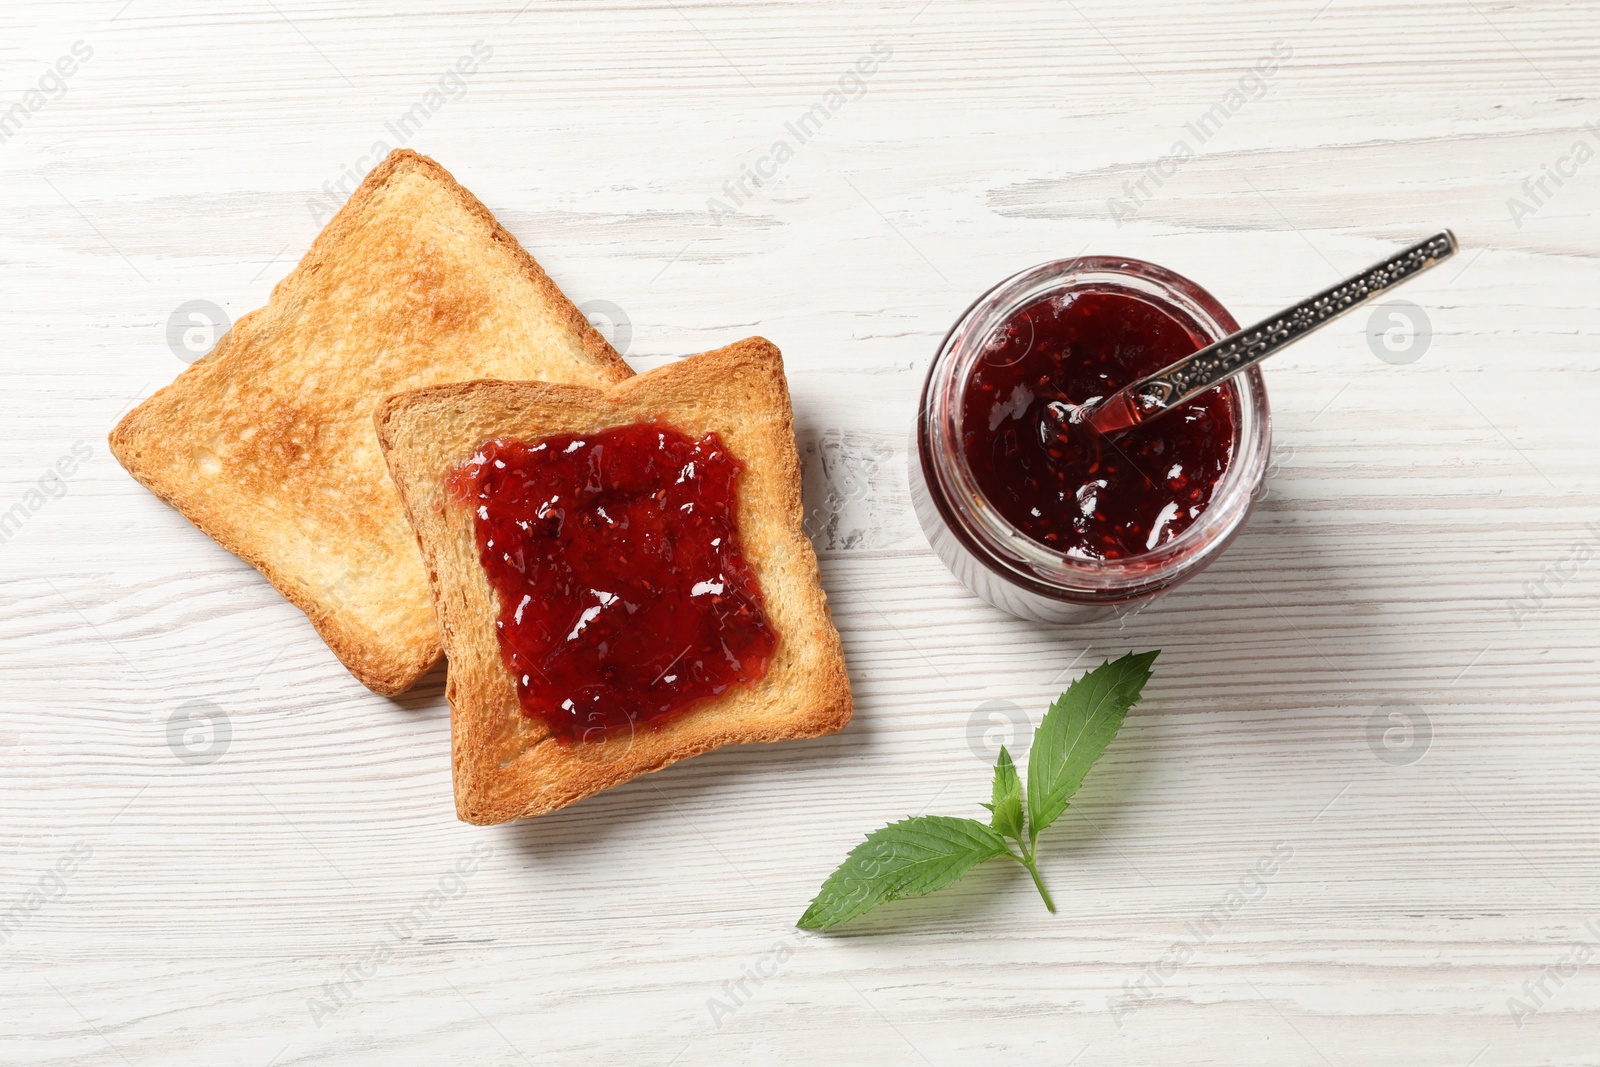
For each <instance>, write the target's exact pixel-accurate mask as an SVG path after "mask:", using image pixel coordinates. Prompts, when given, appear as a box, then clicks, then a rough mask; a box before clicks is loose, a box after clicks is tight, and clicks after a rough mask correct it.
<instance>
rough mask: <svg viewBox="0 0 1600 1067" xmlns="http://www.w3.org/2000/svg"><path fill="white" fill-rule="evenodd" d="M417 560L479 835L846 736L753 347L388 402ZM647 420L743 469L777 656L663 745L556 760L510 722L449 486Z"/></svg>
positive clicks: (783, 435) (578, 752)
mask: <svg viewBox="0 0 1600 1067" xmlns="http://www.w3.org/2000/svg"><path fill="white" fill-rule="evenodd" d="M374 419H375V421H376V423H377V428H378V441H379V443H380V444H381V446H382V448H383V452H384V456H385V458H386V459H387V460H388V462H389V469H390V471H391V472H392V473H393V475H394V479H395V482H396V484H397V485H398V486H399V487H400V496H401V499H403V500H404V501H405V506H406V511H407V513H408V514H409V515H410V517H411V522H412V525H413V526H414V527H415V529H416V532H417V540H418V542H419V543H420V544H421V546H422V557H423V559H424V561H425V562H426V564H427V569H428V575H429V578H430V579H431V580H432V583H433V591H434V604H435V607H436V609H437V612H438V617H439V621H440V625H441V627H442V628H443V630H444V644H445V652H446V655H447V656H448V657H449V661H450V673H449V679H448V682H447V683H446V689H445V691H446V694H447V695H448V697H449V700H450V708H451V716H450V737H451V752H452V764H453V768H454V777H455V794H456V813H457V815H458V816H459V817H460V818H461V819H462V820H464V821H466V822H469V823H479V824H492V823H500V822H506V821H508V820H511V819H518V818H523V817H525V816H530V815H540V814H543V813H545V812H548V811H553V810H554V809H556V808H560V807H563V806H565V805H567V804H571V803H572V802H573V801H576V800H580V799H582V798H584V797H586V796H590V795H591V794H594V793H598V792H599V791H601V790H602V789H606V788H609V787H611V786H613V785H617V784H618V783H621V782H625V781H627V780H628V779H630V778H634V777H636V776H638V775H640V774H644V773H646V772H649V771H654V770H659V769H661V768H662V767H665V766H667V765H668V764H671V763H675V762H677V761H678V760H681V759H684V758H686V757H688V756H694V755H697V754H699V753H702V752H706V751H709V750H711V749H713V748H717V747H718V746H720V745H727V744H740V743H749V742H757V741H783V740H788V739H792V738H801V737H815V736H817V735H820V734H826V733H832V732H834V731H836V730H840V729H842V728H843V727H844V725H845V724H846V723H847V722H849V721H850V713H851V697H850V681H849V676H848V674H847V673H846V671H845V663H844V652H843V650H842V647H841V645H840V641H839V633H838V631H837V630H836V629H835V628H834V625H833V620H832V617H831V616H830V614H829V612H828V602H827V595H826V594H825V593H824V592H823V589H822V583H821V579H820V575H819V572H818V568H817V557H816V554H815V552H814V551H813V550H812V546H811V542H810V541H809V540H808V539H807V538H806V536H805V533H804V531H803V530H802V528H801V518H802V505H801V500H800V462H799V457H798V454H797V452H796V449H795V438H794V419H793V416H792V414H791V411H790V406H789V389H788V384H787V382H786V381H785V379H784V375H783V361H782V357H781V356H780V355H779V353H778V349H777V347H776V346H774V345H773V344H771V343H770V342H768V341H765V340H763V339H761V338H751V339H749V340H745V341H741V342H739V343H738V344H734V345H730V346H728V347H726V348H721V349H717V350H716V351H713V352H706V353H704V354H702V355H698V356H691V357H689V358H687V359H683V360H680V361H678V362H676V363H670V364H667V365H665V366H663V367H660V368H658V369H656V370H652V371H650V372H648V373H646V374H641V375H639V376H638V377H637V378H631V379H629V380H627V381H624V382H621V383H620V384H617V385H613V386H610V387H609V388H606V389H591V388H584V387H581V386H571V385H552V384H545V383H541V382H513V381H474V382H460V383H456V384H451V385H438V386H433V387H430V388H427V389H422V390H418V391H414V392H409V393H404V394H401V395H398V396H393V397H390V398H389V399H388V400H386V401H384V402H383V403H382V404H380V405H379V407H378V410H377V412H376V414H375V416H374ZM651 419H660V420H662V421H664V422H666V423H667V424H669V425H671V426H673V427H675V428H676V429H678V430H680V431H682V432H683V433H685V434H687V435H689V436H690V437H699V436H701V435H703V434H705V433H707V432H709V431H715V432H716V433H717V434H718V436H719V437H720V438H721V440H722V443H723V445H724V446H725V447H726V448H727V450H728V451H729V452H730V453H731V454H732V455H733V456H735V457H736V458H738V459H739V460H740V461H742V462H743V463H744V466H745V470H744V474H743V475H742V476H741V478H740V482H739V491H738V499H737V503H736V507H737V528H738V530H739V540H740V544H741V546H742V548H743V551H744V554H745V557H746V559H747V560H748V561H749V563H750V564H751V567H752V569H753V571H754V573H755V575H756V578H757V581H758V582H759V584H760V587H761V590H762V595H763V597H764V599H765V602H766V611H767V615H768V618H769V620H770V621H771V623H772V624H773V626H774V627H775V628H776V630H777V631H778V635H779V640H778V645H777V648H776V649H775V650H774V653H773V656H772V659H771V662H770V664H769V667H768V671H767V674H766V675H765V676H764V677H762V678H761V679H760V680H759V681H757V682H756V683H755V684H754V686H753V687H747V686H744V685H735V686H732V687H730V688H729V690H728V691H727V692H725V693H723V694H722V695H721V696H718V697H715V698H712V699H711V700H709V701H706V702H704V703H701V704H699V705H696V706H695V707H693V708H692V709H690V710H689V711H687V712H685V713H684V714H683V715H682V716H681V717H679V718H676V719H673V720H671V721H669V722H668V723H667V724H666V725H665V726H663V727H662V728H660V729H659V730H655V731H652V730H649V729H647V728H644V727H640V728H639V729H638V730H636V731H633V732H632V733H631V735H630V736H626V737H620V738H608V739H606V740H605V741H603V742H599V743H586V742H577V743H573V744H566V743H564V742H561V741H558V740H557V739H555V738H554V737H552V736H551V734H550V730H549V728H548V727H547V726H545V725H544V723H542V722H540V721H538V720H537V719H534V718H531V717H529V716H527V715H524V714H523V713H522V710H521V707H520V706H519V703H518V700H517V694H516V689H515V687H514V685H513V680H512V678H511V675H510V672H509V671H508V670H507V669H506V667H505V664H504V660H503V659H502V657H501V650H500V644H499V638H498V635H497V632H496V627H495V622H496V619H497V618H498V616H499V608H500V605H499V602H498V597H497V594H496V593H495V591H494V589H493V587H492V586H491V585H490V583H489V579H488V575H487V574H486V572H485V571H484V569H483V565H482V563H481V562H480V561H479V558H478V548H477V542H476V540H475V530H474V520H473V516H472V514H471V512H470V511H469V509H468V505H466V504H464V503H461V502H459V500H457V499H456V498H454V497H452V496H451V494H449V493H448V492H447V491H446V487H445V479H446V478H447V477H448V475H449V474H450V473H451V472H452V471H453V470H455V469H456V468H457V467H459V466H460V465H461V464H463V463H465V462H466V461H467V460H469V459H471V458H472V456H473V455H474V453H476V452H477V451H478V449H479V448H481V447H482V446H483V445H484V444H485V443H486V442H488V441H490V440H493V439H496V438H510V439H513V440H521V441H526V442H530V443H531V442H535V441H538V440H540V439H542V438H546V437H551V436H554V435H558V434H591V433H598V432H600V431H602V430H607V429H611V428H614V427H618V426H625V425H629V424H631V423H637V422H643V421H647V420H651Z"/></svg>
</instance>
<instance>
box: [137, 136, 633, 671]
mask: <svg viewBox="0 0 1600 1067" xmlns="http://www.w3.org/2000/svg"><path fill="white" fill-rule="evenodd" d="M631 374H632V372H631V371H630V370H629V369H628V366H627V364H625V363H623V361H622V359H621V357H620V356H618V355H617V353H616V352H615V351H614V350H613V349H612V347H611V346H610V345H609V344H607V343H606V340H605V338H603V337H601V336H600V334H599V333H598V332H597V331H596V330H595V329H594V328H593V327H592V326H591V325H590V324H589V322H588V321H587V320H586V319H585V318H584V317H583V315H582V314H581V313H580V312H579V311H578V309H577V308H575V307H574V306H573V305H572V302H571V301H569V300H568V299H567V298H566V296H565V295H564V294H563V293H562V292H561V290H560V289H558V288H556V285H555V283H554V282H552V281H551V280H550V279H549V277H547V276H546V275H545V273H544V271H543V270H541V269H540V268H539V265H538V264H537V263H535V262H534V260H533V257H531V256H530V255H528V253H527V252H525V251H523V249H522V247H521V246H520V245H518V244H517V241H516V239H515V238H513V237H512V236H511V235H510V234H509V233H507V232H506V230H505V229H504V228H503V227H501V226H500V224H499V223H498V222H496V221H495V218H494V216H493V215H491V214H490V213H489V210H488V209H487V208H485V207H484V206H483V205H482V204H481V203H479V202H478V200H477V199H476V198H475V197H473V195H472V194H471V193H469V192H467V190H465V189H463V188H462V187H461V186H460V185H458V184H457V183H456V181H455V179H454V178H452V177H451V176H450V174H449V173H448V172H447V171H445V169H444V168H443V167H441V166H439V165H438V164H437V163H435V162H433V160H431V159H429V158H428V157H426V156H422V155H418V154H417V153H415V152H412V151H408V150H405V149H401V150H397V151H395V152H393V153H391V154H390V155H389V157H388V158H387V159H386V160H385V161H384V162H383V163H381V164H379V165H378V166H377V167H376V168H375V169H374V170H373V171H372V173H370V174H368V175H367V177H366V180H365V181H363V182H362V183H361V185H360V187H359V188H357V189H356V191H355V192H354V193H353V194H352V195H351V197H350V200H349V202H348V203H346V204H345V206H344V207H343V209H341V210H340V211H339V213H338V214H337V215H335V216H334V217H333V219H332V220H331V221H330V222H329V223H328V225H327V226H326V227H325V228H324V229H323V231H322V233H321V234H319V235H318V236H317V238H316V240H315V241H314V242H313V243H312V245H311V249H310V250H309V251H308V252H307V253H306V255H305V258H303V259H302V260H301V261H300V264H299V265H298V266H297V267H296V268H295V269H294V270H293V271H292V272H291V273H290V274H289V275H288V277H286V278H284V279H283V281H281V282H279V283H278V284H277V286H275V287H274V288H273V290H272V296H271V299H270V301H269V302H268V304H267V306H266V307H264V308H262V309H260V310H257V311H253V312H251V313H249V314H248V315H244V316H243V317H241V318H240V319H239V321H238V322H237V323H236V324H235V325H234V327H233V329H231V330H229V331H228V332H227V333H226V334H224V335H223V337H222V338H221V339H220V340H219V341H218V342H217V345H216V347H215V349H213V350H212V352H211V353H210V354H209V355H207V356H206V357H205V358H204V359H202V360H200V361H199V362H197V363H195V364H194V365H193V366H192V367H189V368H188V369H187V370H185V371H184V372H183V373H182V374H180V375H179V376H178V378H177V380H176V381H174V382H173V383H172V384H171V385H170V386H168V387H167V388H165V389H162V390H161V391H160V392H158V393H156V394H155V395H154V396H152V397H151V398H150V399H148V400H146V401H145V402H144V403H142V404H140V405H139V406H138V407H137V408H135V409H134V410H133V411H132V412H130V413H129V414H128V416H127V417H126V418H124V419H123V420H122V422H121V424H119V425H118V426H117V428H116V430H115V431H113V432H112V434H111V450H112V452H113V453H114V454H115V455H116V457H117V459H118V460H119V461H120V462H121V463H122V465H123V466H124V467H126V468H127V469H128V472H129V473H130V474H132V475H133V476H134V477H135V478H137V479H138V480H139V481H140V482H141V483H143V484H144V486H145V487H146V488H148V489H149V490H150V491H151V492H153V493H155V494H156V495H157V496H159V497H161V498H162V499H163V500H165V501H166V502H167V503H169V504H171V505H172V506H173V507H175V508H177V509H178V510H179V511H180V512H182V513H183V515H184V517H185V518H187V519H188V520H189V521H190V522H192V523H194V524H195V525H196V526H198V527H199V528H200V529H201V530H203V531H204V532H205V533H207V534H209V535H210V536H211V537H212V538H214V539H215V540H216V541H217V542H218V543H219V544H221V545H222V546H223V547H224V548H226V549H228V550H229V551H230V552H233V553H234V554H235V555H237V556H239V557H240V558H242V559H243V560H245V561H246V562H247V563H250V564H251V565H253V566H254V567H256V568H257V569H258V570H260V571H261V573H262V574H264V575H265V576H266V577H267V580H268V581H270V582H271V583H272V584H273V585H274V586H276V587H277V589H278V591H279V592H281V593H282V594H283V595H284V596H285V597H287V598H288V599H289V600H290V601H291V602H293V603H294V604H295V605H296V606H297V607H299V608H301V609H302V610H303V611H304V612H305V613H306V615H307V616H308V617H309V618H310V620H311V624H312V625H313V626H314V627H316V630H317V633H319V634H320V635H321V636H322V639H323V640H324V641H326V642H327V643H328V647H329V648H331V649H332V650H333V652H334V654H335V655H336V656H338V657H339V659H340V660H341V661H342V662H343V663H344V665H345V666H346V667H348V668H349V669H350V672H351V673H352V674H354V675H355V676H356V677H357V678H359V679H360V680H361V681H362V682H364V683H365V684H366V685H367V686H368V687H369V688H371V689H373V690H375V691H377V692H379V693H383V694H386V695H394V694H397V693H401V692H404V691H405V690H406V689H408V688H410V687H411V685H412V684H413V683H414V682H416V680H417V679H418V678H420V677H421V676H422V675H423V674H424V673H425V672H426V671H427V670H428V668H429V667H430V666H432V665H433V664H434V663H435V662H436V661H437V660H438V658H439V654H440V647H441V646H440V641H439V630H438V626H437V624H436V623H435V621H434V614H433V604H432V602H431V598H430V596H429V592H428V581H427V576H426V574H425V572H424V571H423V567H422V559H421V557H420V556H419V555H418V554H417V549H416V539H415V537H414V535H413V534H412V532H411V528H410V527H409V526H408V525H407V523H406V519H405V515H404V513H403V511H402V509H401V506H400V498H399V497H398V496H397V495H396V493H395V489H394V485H393V483H392V482H391V481H390V479H389V474H388V471H387V470H386V469H385V467H384V463H383V459H382V457H381V456H380V455H379V452H378V442H377V439H376V438H375V437H374V435H373V429H372V411H373V409H374V407H376V405H377V404H378V402H379V401H380V400H382V399H383V398H384V397H387V396H389V395H391V394H393V393H396V392H400V391H402V390H407V389H415V388H418V387H421V386H426V385H433V384H435V383H438V382H446V381H460V380H463V379H468V378H484V377H495V378H538V379H545V380H552V381H567V382H578V383H582V384H586V385H595V386H600V385H605V384H607V383H610V382H616V381H620V380H622V379H625V378H627V377H629V376H630V375H631Z"/></svg>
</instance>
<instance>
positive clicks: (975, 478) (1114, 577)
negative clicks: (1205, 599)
mask: <svg viewBox="0 0 1600 1067" xmlns="http://www.w3.org/2000/svg"><path fill="white" fill-rule="evenodd" d="M1238 328H1239V324H1238V323H1237V322H1236V321H1235V320H1234V318H1233V316H1232V315H1230V314H1228V311H1227V309H1226V308H1224V307H1223V306H1222V305H1221V304H1220V303H1218V302H1217V300H1216V298H1215V297H1213V296H1212V295H1211V294H1209V293H1207V292H1206V291H1205V290H1204V289H1202V288H1200V286H1198V285H1196V284H1195V283H1194V282H1192V281H1190V280H1189V279H1187V278H1184V277H1182V276H1181V275H1178V274H1174V273H1173V272H1172V271H1169V270H1166V269H1165V268H1163V267H1158V266H1156V265H1155V264H1153V263H1146V262H1143V261H1142V260H1137V259H1129V258H1127V257H1123V256H1115V257H1113V256H1075V257H1073V258H1072V259H1058V260H1053V261H1051V262H1049V263H1041V264H1039V265H1038V266H1035V267H1029V268H1028V269H1027V270H1024V271H1020V272H1018V273H1016V274H1014V275H1012V276H1011V277H1009V278H1006V279H1005V280H1003V281H1001V282H1000V283H999V284H998V285H996V286H995V287H994V288H992V289H990V290H989V291H988V292H987V293H984V294H983V295H982V296H981V297H979V298H978V299H977V300H976V301H975V302H974V303H973V304H972V306H971V307H969V308H968V309H967V310H966V311H965V312H964V313H963V314H962V316H961V317H960V318H959V319H957V320H956V323H955V325H954V326H952V327H951V328H950V332H949V333H948V334H947V335H946V336H945V339H944V341H943V342H942V343H941V344H940V346H939V350H938V352H937V353H935V355H934V358H933V362H932V364H931V365H930V366H929V368H928V378H927V382H926V384H925V385H924V386H923V390H922V403H921V405H920V408H919V410H918V413H917V426H916V451H917V458H916V462H914V463H912V464H911V467H910V471H909V472H908V473H909V475H910V483H911V485H910V488H911V499H912V503H913V505H914V507H915V509H916V513H917V521H918V523H919V524H920V525H921V526H922V529H923V532H924V533H926V534H927V536H928V543H929V545H930V546H931V547H932V548H933V550H934V553H935V554H936V555H937V556H938V557H939V559H940V560H942V561H943V562H944V564H945V566H947V567H949V568H950V571H951V573H952V574H954V575H955V576H956V578H958V579H959V580H960V581H961V583H962V584H964V585H965V586H966V587H967V588H968V589H970V590H972V591H973V592H974V593H976V594H977V595H978V596H980V597H982V598H983V599H984V600H986V601H988V602H989V603H990V604H992V605H994V606H995V607H997V608H1000V609H1002V610H1004V611H1007V612H1010V613H1011V614H1013V615H1016V616H1018V617H1019V618H1024V619H1032V620H1036V621H1039V622H1045V623H1054V624H1063V623H1081V622H1090V621H1093V620H1095V619H1098V618H1101V617H1103V616H1104V615H1106V614H1108V613H1111V612H1114V611H1119V610H1125V609H1131V608H1132V607H1133V606H1134V605H1136V604H1144V603H1147V602H1149V601H1150V600H1152V599H1153V598H1155V597H1157V596H1161V595H1163V594H1164V593H1166V592H1168V591H1169V590H1172V589H1174V588H1176V587H1177V586H1179V585H1182V584H1183V583H1184V582H1186V581H1188V580H1189V579H1190V578H1193V577H1194V576H1195V575H1196V574H1199V573H1200V572H1201V571H1203V570H1204V569H1205V568H1206V567H1208V566H1209V565H1210V564H1211V563H1212V562H1213V561H1215V560H1216V559H1217V558H1218V557H1219V556H1220V555H1221V554H1222V552H1223V551H1224V550H1225V549H1226V548H1227V546H1228V545H1229V543H1231V542H1232V541H1233V539H1234V537H1235V536H1237V535H1238V533H1239V531H1240V530H1241V529H1242V528H1243V527H1244V523H1245V521H1246V520H1247V519H1248V518H1249V516H1250V512H1251V509H1252V508H1253V506H1254V504H1255V501H1256V500H1257V499H1258V498H1259V496H1260V490H1261V488H1262V485H1263V480H1264V479H1265V477H1266V469H1267V458H1268V455H1269V453H1270V450H1271V441H1272V420H1271V413H1270V412H1269V410H1268V406H1267V394H1266V383H1265V381H1264V380H1263V379H1262V377H1261V372H1260V369H1259V368H1254V367H1253V368H1251V369H1250V370H1248V371H1245V372H1244V373H1243V374H1241V375H1238V376H1237V377H1235V378H1232V379H1230V380H1228V381H1226V382H1224V383H1222V384H1221V385H1220V386H1218V387H1217V388H1216V389H1214V390H1212V391H1210V392H1207V393H1204V394H1202V395H1201V396H1199V397H1197V398H1195V399H1194V400H1193V401H1191V402H1190V403H1188V404H1187V405H1185V406H1183V407H1182V408H1180V409H1178V410H1175V411H1172V412H1168V413H1166V414H1165V415H1163V416H1162V417H1160V418H1157V419H1153V420H1151V421H1150V422H1149V423H1146V424H1144V425H1142V426H1138V427H1134V428H1132V429H1130V430H1127V431H1126V432H1123V433H1113V434H1111V435H1110V436H1103V435H1101V434H1098V433H1096V432H1095V431H1094V430H1093V428H1092V427H1090V426H1089V425H1087V423H1086V421H1085V416H1086V415H1088V414H1089V413H1090V412H1092V411H1093V410H1095V408H1094V404H1095V402H1096V401H1098V400H1102V399H1105V398H1107V397H1109V395H1110V394H1112V393H1113V392H1114V391H1115V390H1117V389H1119V388H1121V387H1123V386H1125V385H1127V384H1129V383H1130V382H1132V381H1133V380H1134V379H1136V378H1139V377H1142V376H1144V375H1146V374H1148V373H1150V372H1152V371H1157V370H1160V369H1161V368H1163V367H1165V366H1167V365H1169V364H1171V363H1173V362H1175V361H1177V360H1179V359H1181V358H1182V357H1184V356H1186V355H1189V354H1190V353H1192V352H1194V351H1196V350H1197V349H1199V348H1202V347H1204V346H1206V345H1209V344H1211V343H1213V342H1215V341H1219V340H1221V339H1222V338H1223V337H1226V336H1227V335H1228V334H1230V333H1233V332H1235V331H1236V330H1238Z"/></svg>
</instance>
